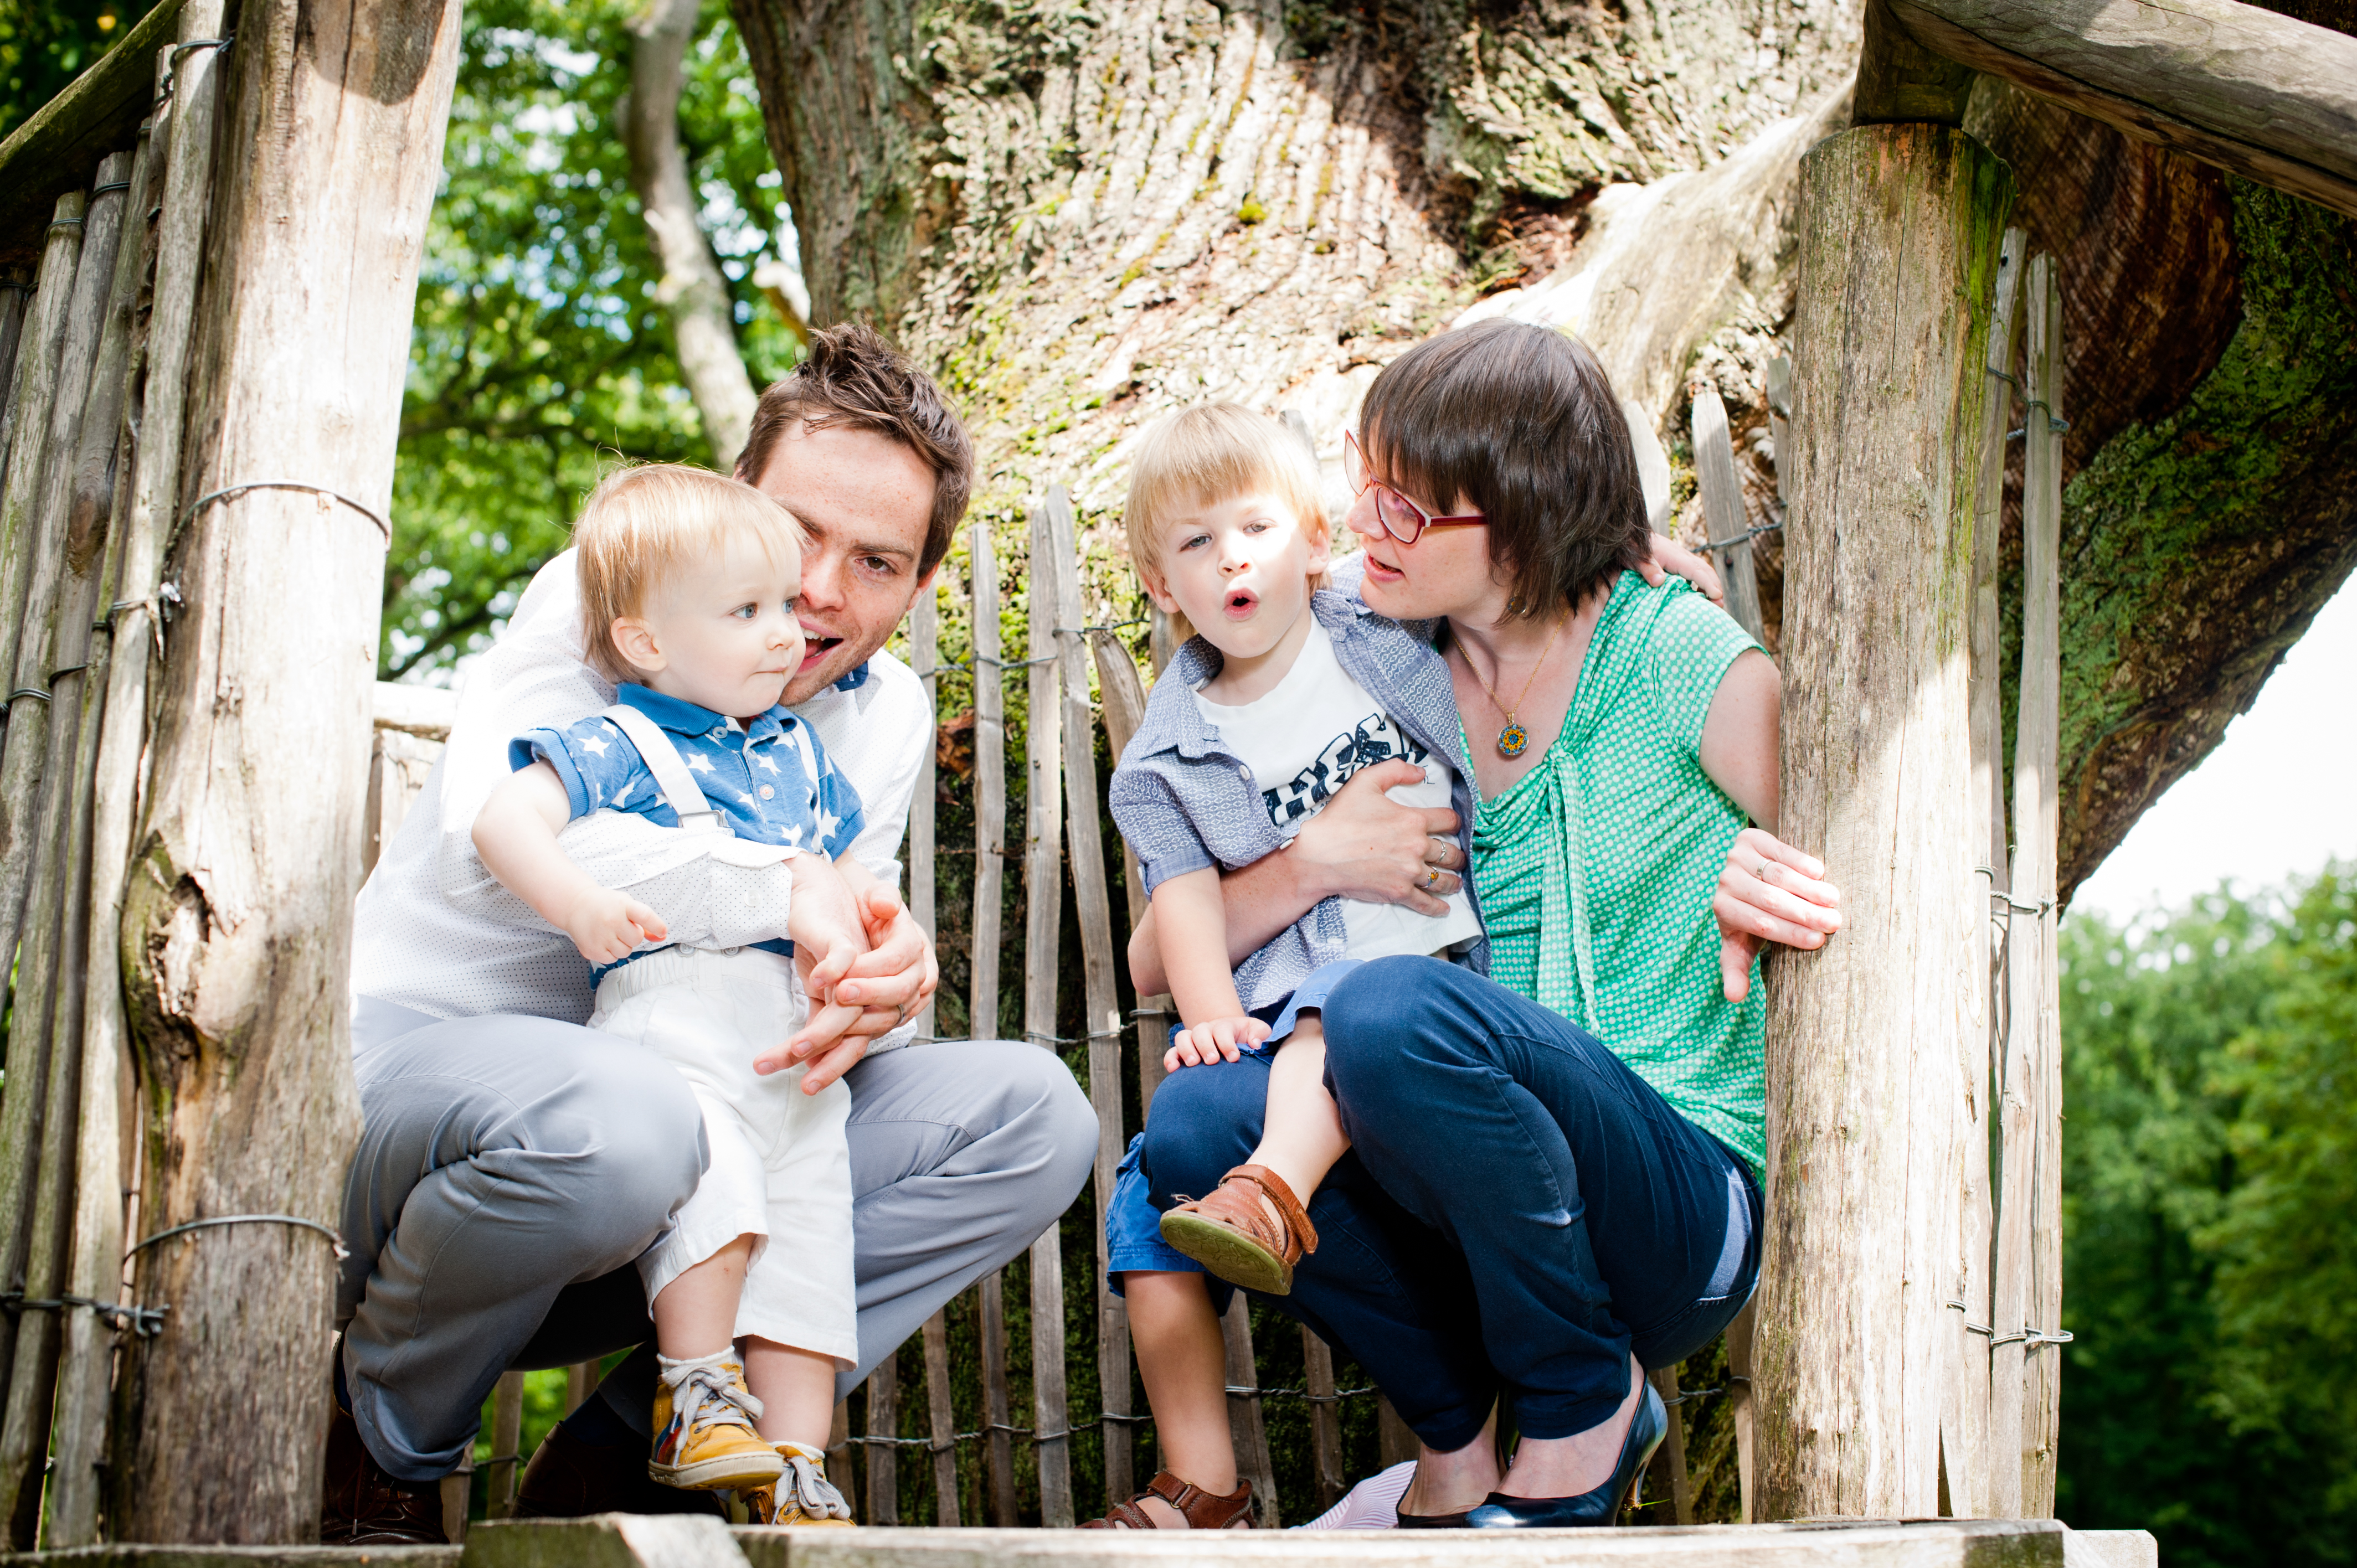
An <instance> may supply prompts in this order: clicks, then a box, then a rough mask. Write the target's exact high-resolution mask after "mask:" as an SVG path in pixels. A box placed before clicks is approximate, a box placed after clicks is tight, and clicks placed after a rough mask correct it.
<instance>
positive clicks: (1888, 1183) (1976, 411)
mask: <svg viewBox="0 0 2357 1568" xmlns="http://www.w3.org/2000/svg"><path fill="white" fill-rule="evenodd" d="M1801 168H1802V176H1801V180H1802V210H1803V225H1804V227H1803V236H1802V242H1801V252H1800V257H1799V267H1798V292H1799V300H1798V308H1797V310H1796V312H1795V314H1794V320H1793V367H1794V371H1793V388H1792V390H1793V402H1792V429H1793V442H1794V446H1795V447H1796V450H1795V451H1794V452H1793V453H1792V455H1791V456H1790V458H1789V459H1788V461H1789V463H1790V467H1791V470H1792V474H1793V476H1794V499H1793V508H1792V524H1791V528H1792V534H1791V537H1790V540H1789V541H1788V551H1789V553H1788V555H1787V561H1788V563H1789V569H1790V571H1791V574H1792V593H1791V595H1790V596H1789V597H1788V599H1787V603H1788V604H1789V606H1790V607H1791V613H1790V615H1789V616H1788V618H1787V619H1786V621H1785V627H1784V634H1785V635H1784V682H1785V685H1784V692H1785V697H1784V736H1785V742H1786V744H1785V746H1784V768H1783V802H1784V804H1783V824H1782V831H1783V832H1785V833H1786V834H1787V835H1788V836H1790V837H1791V838H1792V840H1793V842H1795V843H1803V844H1807V845H1809V846H1810V847H1811V848H1813V849H1814V850H1815V851H1816V852H1817V853H1818V854H1821V855H1822V856H1823V857H1824V861H1825V864H1826V866H1827V868H1828V874H1829V875H1831V876H1832V877H1833V878H1834V879H1835V881H1837V882H1839V883H1840V884H1841V886H1842V890H1843V894H1844V903H1843V914H1844V921H1843V929H1842V932H1841V935H1840V937H1839V938H1838V939H1837V940H1835V941H1834V942H1833V943H1831V944H1830V945H1828V946H1827V947H1826V948H1825V949H1824V950H1822V951H1820V952H1815V953H1796V954H1789V955H1786V956H1785V957H1783V958H1781V959H1780V960H1778V962H1777V971H1776V974H1775V979H1774V983H1773V984H1772V985H1771V986H1770V990H1769V1017H1768V1041H1769V1047H1768V1192H1769V1195H1770V1213H1771V1215H1772V1217H1773V1224H1772V1225H1771V1227H1770V1232H1769V1236H1768V1240H1767V1245H1766V1247H1765V1248H1764V1249H1763V1254H1762V1263H1761V1273H1760V1318H1759V1326H1758V1340H1757V1345H1756V1350H1757V1357H1758V1361H1757V1366H1758V1376H1759V1379H1760V1382H1759V1384H1758V1392H1759V1394H1760V1416H1761V1419H1760V1434H1761V1436H1762V1438H1763V1441H1762V1443H1761V1444H1760V1455H1761V1464H1762V1468H1761V1474H1760V1497H1761V1509H1762V1517H1764V1518H1767V1519H1771V1520H1774V1519H1792V1518H1800V1517H1806V1516H1811V1515H1846V1516H1849V1517H1853V1518H1855V1517H1866V1518H1875V1517H1883V1518H1891V1517H1914V1518H1923V1517H1927V1516H1930V1515H1933V1514H1936V1513H1937V1512H1938V1511H1939V1444H1940V1437H1939V1427H1940V1412H1941V1408H1942V1402H1943V1394H1944V1392H1945V1391H1946V1382H1947V1371H1948V1361H1947V1359H1946V1358H1945V1356H1944V1355H1943V1349H1942V1346H1943V1339H1944V1337H1945V1336H1947V1335H1949V1334H1952V1333H1953V1332H1954V1326H1953V1321H1952V1320H1951V1319H1950V1317H1949V1316H1948V1308H1947V1305H1946V1299H1945V1298H1946V1296H1947V1290H1946V1288H1944V1287H1945V1286H1946V1284H1947V1283H1948V1279H1949V1272H1950V1271H1949V1264H1950V1263H1951V1262H1953V1257H1954V1248H1955V1238H1954V1234H1953V1224H1954V1220H1955V1216H1956V1211H1957V1203H1956V1195H1957V1192H1958V1189H1959V1187H1960V1186H1961V1183H1962V1181H1963V1178H1964V1170H1963V1165H1962V1153H1963V1150H1962V1144H1961V1130H1962V1122H1963V1103H1962V1090H1963V1084H1962V1082H1961V1079H1960V1076H1959V1074H1958V1072H1957V1068H1956V1064H1957V1062H1958V1061H1959V1060H1960V1059H1961V1058H1962V1056H1963V1054H1964V1040H1965V1038H1966V1037H1967V1036H1968V1034H1969V1032H1970V1031H1971V1030H1973V1029H1975V1028H1983V1027H1986V1023H1985V1021H1984V1020H1985V1012H1984V1008H1983V1004H1982V994H1983V993H1985V991H1986V974H1985V972H1981V971H1980V965H1979V964H1978V963H1977V962H1976V961H1975V946H1974V938H1975V928H1976V923H1977V922H1978V921H1979V920H1980V919H1981V918H1982V916H1981V914H1980V911H1979V909H1978V908H1976V906H1977V905H1978V904H1979V903H1980V898H1979V894H1980V892H1981V886H1980V884H1979V883H1978V882H1977V881H1976V880H1975V877H1974V875H1973V874H1972V871H1971V865H1972V860H1973V855H1972V850H1973V845H1972V843H1971V832H1970V829H1971V825H1972V824H1973V823H1974V822H1975V821H1976V819H1975V816H1974V813H1973V810H1972V797H1971V790H1972V778H1973V775H1972V753H1971V744H1970V725H1969V712H1968V703H1967V697H1966V683H1967V677H1968V675H1969V671H1970V651H1969V649H1970V642H1969V635H1968V629H1967V628H1968V621H1969V617H1970V614H1971V606H1972V594H1971V572H1972V558H1973V553H1972V548H1971V542H1972V519H1973V509H1974V501H1975V495H1976V493H1977V488H1978V487H1977V483H1976V480H1977V477H1978V469H1979V467H1980V428H1981V419H1982V413H1983V403H1984V399H1983V395H1982V388H1983V385H1984V383H1985V381H1986V368H1985V365H1984V362H1983V361H1984V355H1985V352H1986V349H1985V344H1986V332H1987V327H1988V323H1987V317H1986V308H1987V307H1986V301H1987V300H1988V299H1989V298H1990V295H1991V292H1992V288H1991V285H1992V284H1993V283H1994V281H1995V275H1996V264H1997V250H1998V239H1999V231H2000V230H2001V228H2002V226H2003V223H2004V219H2005V213H2006V209H2007V208H2008V207H2010V206H2011V204H2012V199H2013V189H2012V179H2011V177H2010V175H2009V174H2008V173H2007V170H2006V167H2005V166H2004V165H2003V164H2002V163H2000V162H1999V161H1998V160H1997V159H1996V157H1995V156H1992V155H1991V154H1990V153H1989V151H1988V149H1986V147H1983V146H1981V145H1979V144H1978V143H1976V142H1974V141H1973V140H1972V139H1971V138H1970V137H1968V136H1966V135H1964V134H1963V133H1962V132H1959V131H1955V130H1953V129H1950V128H1949V127H1946V126H1936V125H1869V126H1860V127H1857V128H1856V129H1854V130H1850V131H1846V132H1844V133H1843V134H1840V135H1838V136H1835V137H1832V138H1830V139H1829V140H1827V141H1825V142H1824V143H1821V144H1820V145H1818V146H1817V147H1816V148H1815V150H1813V152H1811V153H1810V154H1809V155H1808V156H1807V157H1805V158H1803V160H1802V165H1801Z"/></svg>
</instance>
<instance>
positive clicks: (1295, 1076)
mask: <svg viewBox="0 0 2357 1568" xmlns="http://www.w3.org/2000/svg"><path fill="white" fill-rule="evenodd" d="M1350 1149H1351V1140H1350V1139H1349V1138H1348V1137H1347V1136H1345V1135H1344V1134H1343V1132H1342V1116H1341V1112H1339V1111H1337V1110H1336V1109H1335V1107H1334V1097H1333V1096H1332V1095H1330V1094H1329V1093H1327V1092H1326V1026H1325V1024H1324V1021H1323V1020H1321V1019H1320V1018H1319V1017H1318V1015H1316V1014H1314V1013H1313V1014H1309V1015H1306V1016H1304V1017H1302V1018H1300V1019H1297V1021H1296V1022H1295V1024H1294V1026H1293V1033H1292V1034H1291V1035H1289V1036H1286V1040H1285V1043H1284V1044H1283V1045H1280V1046H1279V1047H1277V1049H1276V1060H1275V1062H1274V1063H1272V1064H1271V1065H1270V1067H1269V1069H1268V1112H1267V1116H1266V1119H1265V1121H1264V1122H1262V1124H1261V1135H1260V1146H1259V1147H1258V1148H1256V1149H1254V1151H1253V1155H1252V1163H1253V1164H1254V1165H1266V1166H1267V1167H1268V1168H1269V1169H1270V1170H1273V1171H1275V1173H1276V1174H1277V1175H1278V1176H1283V1177H1284V1178H1285V1185H1286V1186H1287V1187H1291V1188H1292V1189H1293V1196H1294V1197H1297V1198H1298V1199H1300V1201H1301V1205H1302V1207H1303V1208H1308V1206H1309V1199H1310V1197H1312V1196H1313V1195H1314V1194H1315V1193H1316V1192H1317V1191H1318V1187H1319V1185H1320V1184H1321V1183H1323V1182H1324V1181H1325V1179H1326V1173H1327V1172H1328V1171H1330V1170H1332V1169H1333V1168H1334V1162H1335V1161H1336V1160H1339V1159H1340V1158H1341V1157H1342V1156H1343V1155H1346V1154H1348V1153H1350ZM1262 1206H1263V1207H1264V1208H1267V1209H1268V1213H1269V1218H1270V1219H1272V1220H1274V1221H1275V1223H1276V1224H1277V1225H1278V1226H1279V1228H1280V1229H1282V1227H1283V1225H1284V1220H1283V1219H1282V1218H1281V1217H1280V1216H1279V1215H1278V1214H1277V1212H1276V1210H1275V1207H1274V1206H1272V1205H1270V1204H1269V1203H1268V1201H1267V1199H1265V1198H1264V1199H1262Z"/></svg>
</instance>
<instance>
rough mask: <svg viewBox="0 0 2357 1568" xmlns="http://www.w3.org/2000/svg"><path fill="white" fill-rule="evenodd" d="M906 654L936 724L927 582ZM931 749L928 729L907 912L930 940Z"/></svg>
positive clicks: (928, 1017) (933, 623) (928, 1026)
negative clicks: (920, 684)
mask: <svg viewBox="0 0 2357 1568" xmlns="http://www.w3.org/2000/svg"><path fill="white" fill-rule="evenodd" d="M909 660H910V662H911V663H912V664H914V665H915V667H916V671H917V679H918V681H919V682H921V683H922V684H923V686H924V688H925V718H926V723H927V724H928V725H938V724H940V722H941V719H940V710H941V688H942V675H941V663H942V643H941V601H940V599H939V598H938V597H937V596H936V595H935V592H934V589H933V586H932V585H931V584H927V585H925V586H923V587H921V588H920V589H918V590H917V603H916V605H915V607H913V608H911V609H910V610H909ZM933 753H934V745H933V737H932V736H930V735H929V736H926V737H925V755H924V757H923V759H922V760H921V761H920V762H919V763H918V764H917V790H916V793H915V794H914V795H912V796H910V797H909V915H910V916H911V917H912V918H914V919H915V920H916V922H917V924H918V925H919V926H920V928H922V929H923V930H924V933H925V940H927V941H931V940H933V939H934V937H935V936H937V935H938V934H939V932H940V929H941V922H940V920H939V918H937V911H936V910H935V909H934V908H933V894H934V875H933V847H934V845H933V841H934V837H935V825H934V821H933V809H934V805H935V800H934V793H935V789H936V786H935V783H934V779H933V768H934V757H933ZM934 1012H935V1004H934V1003H933V1000H932V999H931V997H928V998H926V1000H925V1007H924V1011H922V1012H921V1013H919V1014H918V1015H917V1038H919V1039H920V1040H931V1038H932V1036H933V1018H934ZM968 1033H972V1031H971V1030H969V1031H968Z"/></svg>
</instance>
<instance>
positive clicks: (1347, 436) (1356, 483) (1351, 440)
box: [1342, 430, 1490, 545]
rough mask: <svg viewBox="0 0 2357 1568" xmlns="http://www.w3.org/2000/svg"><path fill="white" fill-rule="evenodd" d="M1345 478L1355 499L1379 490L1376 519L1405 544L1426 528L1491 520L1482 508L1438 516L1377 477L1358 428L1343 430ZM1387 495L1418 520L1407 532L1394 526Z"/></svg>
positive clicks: (1465, 525) (1470, 526)
mask: <svg viewBox="0 0 2357 1568" xmlns="http://www.w3.org/2000/svg"><path fill="white" fill-rule="evenodd" d="M1342 449H1343V458H1342V478H1343V480H1344V481H1345V482H1346V483H1349V484H1350V485H1351V496H1352V497H1353V498H1354V499H1355V498H1357V497H1359V496H1362V495H1365V494H1366V493H1367V491H1368V490H1370V489H1372V490H1373V491H1374V492H1375V521H1376V522H1378V523H1380V524H1381V525H1382V526H1383V532H1385V533H1387V534H1389V535H1391V537H1392V538H1394V539H1395V540H1397V541H1399V542H1401V543H1402V544H1410V545H1412V544H1414V543H1415V542H1416V541H1417V540H1419V539H1421V538H1423V537H1424V531H1425V530H1426V529H1427V528H1473V527H1478V526H1480V524H1483V523H1486V522H1488V521H1490V519H1489V517H1488V516H1487V515H1486V514H1485V513H1482V512H1478V511H1465V512H1457V513H1454V514H1452V515H1450V516H1448V517H1435V516H1433V515H1432V513H1430V512H1428V511H1426V510H1424V509H1423V508H1422V507H1420V506H1418V505H1416V504H1415V502H1414V501H1412V500H1410V499H1407V497H1405V496H1404V495H1402V494H1400V492H1399V491H1398V490H1396V489H1393V488H1392V487H1391V486H1389V485H1387V484H1385V483H1383V480H1381V479H1379V478H1375V476H1374V474H1373V473H1372V464H1370V463H1369V462H1368V461H1367V454H1366V449H1365V448H1364V447H1362V446H1360V445H1359V434H1358V432H1357V431H1355V430H1345V431H1344V432H1342ZM1354 468H1355V469H1356V470H1358V478H1357V479H1356V480H1352V479H1351V470H1352V469H1354ZM1387 496H1388V497H1389V498H1390V499H1392V500H1394V501H1395V502H1397V503H1398V505H1399V507H1400V510H1404V511H1405V512H1406V513H1407V514H1408V516H1409V517H1411V518H1413V519H1414V520H1415V522H1414V524H1413V525H1412V526H1410V527H1409V529H1408V531H1407V532H1405V533H1403V532H1400V531H1399V529H1398V528H1397V527H1395V526H1394V524H1393V521H1392V519H1391V517H1390V516H1389V515H1388V513H1389V511H1390V509H1389V508H1388V507H1386V506H1385V505H1384V504H1383V499H1384V498H1385V497H1387Z"/></svg>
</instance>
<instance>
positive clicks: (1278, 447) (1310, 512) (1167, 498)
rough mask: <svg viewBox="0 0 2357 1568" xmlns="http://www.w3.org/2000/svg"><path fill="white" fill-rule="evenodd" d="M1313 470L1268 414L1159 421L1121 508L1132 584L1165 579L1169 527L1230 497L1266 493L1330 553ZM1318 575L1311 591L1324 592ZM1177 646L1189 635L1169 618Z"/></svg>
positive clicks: (1228, 410)
mask: <svg viewBox="0 0 2357 1568" xmlns="http://www.w3.org/2000/svg"><path fill="white" fill-rule="evenodd" d="M1318 489H1319V487H1318V465H1317V463H1316V461H1315V460H1314V459H1312V458H1311V456H1310V455H1309V452H1308V448H1307V447H1305V446H1303V445H1302V444H1301V439H1300V437H1298V436H1297V435H1294V434H1293V432H1292V431H1290V430H1287V429H1286V427H1285V423H1284V422H1283V421H1282V420H1280V419H1278V418H1276V417H1275V415H1274V414H1266V413H1255V412H1254V411H1253V410H1251V409H1248V408H1246V407H1244V406H1243V404H1241V403H1197V404H1195V405H1194V406H1193V407H1192V408H1182V409H1180V410H1179V412H1178V413H1172V414H1168V415H1167V416H1165V417H1164V418H1163V419H1162V421H1161V422H1160V423H1159V424H1156V425H1155V426H1154V427H1153V428H1152V429H1151V430H1148V431H1147V432H1146V438H1145V439H1144V440H1143V441H1141V442H1139V443H1138V447H1137V456H1135V458H1134V459H1132V461H1131V463H1130V466H1129V499H1128V500H1127V501H1126V502H1125V504H1124V505H1123V508H1122V526H1123V531H1124V532H1125V533H1126V535H1127V536H1128V542H1129V559H1130V564H1132V565H1134V566H1135V567H1136V569H1137V571H1138V574H1139V575H1140V576H1148V577H1152V578H1153V579H1154V580H1155V581H1157V583H1158V582H1161V581H1163V580H1164V579H1165V578H1167V577H1168V572H1167V571H1166V570H1165V569H1164V565H1163V561H1164V556H1165V553H1166V552H1167V551H1168V548H1169V544H1170V532H1171V529H1172V527H1173V526H1174V525H1175V523H1176V521H1177V520H1179V518H1182V517H1186V516H1189V515H1190V514H1192V513H1194V512H1197V511H1200V510H1202V509H1203V508H1204V507H1207V506H1215V505H1217V504H1218V503H1220V502H1221V501H1223V500H1226V499H1229V498H1230V497H1232V496H1240V495H1246V494H1250V493H1252V492H1254V491H1266V492H1268V493H1270V494H1272V495H1275V497H1277V498H1278V499H1280V500H1282V501H1284V502H1285V503H1286V506H1288V507H1290V508H1291V509H1292V510H1293V512H1294V515H1295V517H1296V518H1297V520H1298V521H1299V522H1300V524H1301V528H1302V531H1303V532H1305V533H1307V534H1308V535H1309V537H1310V539H1311V540H1312V541H1313V542H1317V543H1320V544H1329V545H1330V544H1331V542H1332V541H1333V529H1332V525H1331V524H1330V522H1329V521H1328V519H1327V516H1326V505H1325V502H1324V501H1323V500H1322V499H1320V498H1319V495H1318ZM1326 581H1327V577H1326V574H1325V573H1324V572H1323V571H1320V572H1317V573H1314V574H1312V575H1311V577H1310V582H1311V585H1313V586H1316V587H1321V588H1322V587H1324V586H1326ZM1173 619H1174V620H1176V621H1177V622H1178V626H1177V628H1176V629H1177V631H1178V634H1179V637H1180V638H1181V639H1185V638H1187V637H1190V636H1192V635H1193V634H1194V628H1192V627H1190V626H1189V625H1188V624H1187V618H1186V617H1185V616H1183V615H1181V616H1174V617H1173Z"/></svg>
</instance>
